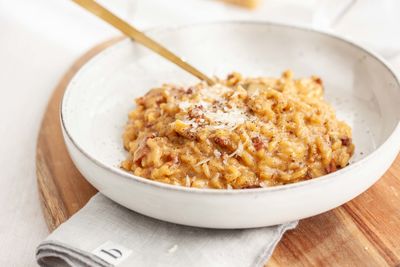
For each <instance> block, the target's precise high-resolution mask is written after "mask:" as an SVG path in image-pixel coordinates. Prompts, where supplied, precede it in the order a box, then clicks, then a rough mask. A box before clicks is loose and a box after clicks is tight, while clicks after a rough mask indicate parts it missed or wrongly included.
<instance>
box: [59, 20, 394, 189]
mask: <svg viewBox="0 0 400 267" xmlns="http://www.w3.org/2000/svg"><path fill="white" fill-rule="evenodd" d="M224 24H233V25H235V24H236V25H243V24H245V25H257V26H272V27H281V28H287V29H294V30H298V31H303V32H312V33H314V34H319V35H322V36H327V37H330V38H333V39H336V40H338V41H341V42H344V43H347V44H348V45H350V46H352V47H354V48H356V49H358V50H361V51H363V52H364V53H366V54H368V55H369V56H370V57H372V58H374V59H376V60H377V61H378V62H380V63H381V64H382V65H383V66H384V67H385V68H386V70H387V71H388V72H389V73H390V74H391V75H392V76H393V77H394V79H395V83H396V85H397V88H398V89H400V79H399V77H398V76H397V75H396V73H395V72H394V71H393V69H392V67H391V66H390V64H389V63H388V62H387V61H386V60H385V59H384V58H383V57H382V56H380V55H378V54H377V53H375V52H373V51H371V50H370V49H368V48H366V47H364V46H363V45H361V44H357V43H356V42H354V41H352V40H351V39H349V38H347V37H342V36H339V35H338V34H335V33H332V32H330V31H328V30H323V29H314V28H311V27H307V26H303V25H300V26H299V25H293V24H290V23H276V22H270V21H252V20H222V21H211V22H198V23H190V24H184V25H178V26H168V27H156V28H152V29H150V30H147V31H145V32H146V33H157V32H167V31H176V30H180V29H185V28H192V27H201V26H205V25H224ZM130 41H133V42H134V40H131V39H128V38H123V39H121V40H119V41H117V42H116V43H115V44H113V45H111V46H109V47H107V48H106V49H104V50H103V51H101V52H100V53H99V54H97V55H95V56H94V57H93V58H91V59H90V60H89V61H88V62H86V63H85V64H84V65H83V66H82V67H81V68H80V69H79V70H78V72H77V73H76V74H75V75H74V76H73V77H72V79H71V80H70V82H69V83H68V85H67V88H66V89H65V91H64V93H63V96H62V99H61V105H60V109H59V116H60V122H61V127H62V130H63V131H64V133H65V135H64V139H65V138H68V139H69V141H70V142H71V143H72V144H73V146H74V147H75V148H76V149H77V150H78V151H79V152H80V153H82V154H83V155H84V156H85V157H86V158H87V159H89V160H90V161H91V162H92V163H94V164H95V165H97V166H98V167H100V168H102V169H105V170H107V171H110V172H112V173H114V174H116V175H118V176H119V177H122V178H125V179H129V180H133V181H136V182H140V183H142V184H145V185H149V186H152V187H155V188H158V189H165V190H173V191H179V192H183V193H200V194H216V195H225V194H228V195H231V194H254V193H261V192H264V193H267V192H270V193H272V192H279V191H286V190H291V189H297V188H302V187H304V186H308V185H313V184H318V183H323V182H329V181H332V180H333V179H334V178H337V176H340V175H342V174H344V173H347V172H350V171H352V170H353V169H355V168H357V167H359V166H360V165H363V164H364V163H365V162H367V161H369V160H371V158H373V157H375V156H377V155H378V154H379V153H380V151H381V150H383V149H384V148H385V147H386V146H388V145H389V143H391V140H392V139H393V138H394V137H395V136H400V119H399V120H398V122H397V125H396V126H395V128H394V130H393V131H392V132H391V133H390V135H389V136H388V137H387V138H386V140H384V141H383V142H382V143H381V144H380V145H379V146H378V147H376V148H375V150H373V151H372V152H371V153H369V154H368V155H367V156H365V157H364V158H362V159H360V160H359V161H357V162H355V163H353V164H350V165H349V166H346V167H345V168H343V169H340V170H338V171H335V172H333V173H330V174H326V175H323V176H320V177H316V178H314V179H309V180H305V181H299V182H296V183H291V184H285V185H277V186H273V187H262V188H251V189H211V188H193V187H184V186H178V185H171V184H166V183H162V182H158V181H153V180H150V179H147V178H144V177H140V176H136V175H134V174H132V173H129V172H127V171H124V170H122V169H120V168H117V167H113V166H110V165H108V164H105V163H103V162H101V161H99V160H98V159H96V158H95V157H93V156H92V155H90V153H88V152H87V151H85V149H84V148H82V147H81V146H80V145H79V144H78V142H76V140H75V139H74V138H73V137H72V135H71V133H70V132H69V131H68V127H67V123H66V122H65V118H64V117H65V114H64V106H65V105H66V104H65V102H66V101H65V99H66V98H67V97H66V96H67V94H68V91H69V90H71V89H70V88H71V87H73V85H74V84H75V80H76V79H78V78H79V76H80V75H81V73H82V72H83V70H84V69H87V68H89V67H90V66H91V65H92V64H93V62H94V60H97V59H99V58H101V57H104V56H105V55H107V54H108V51H110V50H112V49H116V48H117V47H119V46H122V45H123V44H125V43H127V42H130ZM396 149H397V150H399V149H400V144H399V145H397V148H396ZM85 179H86V178H85Z"/></svg>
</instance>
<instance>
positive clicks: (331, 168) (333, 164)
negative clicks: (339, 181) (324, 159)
mask: <svg viewBox="0 0 400 267" xmlns="http://www.w3.org/2000/svg"><path fill="white" fill-rule="evenodd" d="M325 170H326V172H327V173H332V172H335V171H336V170H337V168H336V162H335V161H334V160H332V161H331V162H330V163H329V165H328V166H327V167H326V168H325Z"/></svg>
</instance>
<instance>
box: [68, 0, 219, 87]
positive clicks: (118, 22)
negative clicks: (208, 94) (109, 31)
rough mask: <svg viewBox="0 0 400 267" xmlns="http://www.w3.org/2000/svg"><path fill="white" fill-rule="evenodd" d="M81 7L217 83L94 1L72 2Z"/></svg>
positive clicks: (139, 41) (165, 56)
mask: <svg viewBox="0 0 400 267" xmlns="http://www.w3.org/2000/svg"><path fill="white" fill-rule="evenodd" d="M72 1H74V2H75V3H77V4H78V5H80V6H81V7H83V8H85V9H86V10H88V11H90V12H91V13H93V14H94V15H96V16H97V17H99V18H101V19H102V20H104V21H106V22H108V23H109V24H111V25H113V26H114V27H115V28H117V29H118V30H120V31H121V32H123V33H124V34H125V35H127V36H129V37H131V38H132V39H134V40H135V41H137V42H138V43H141V44H142V45H144V46H145V47H147V48H149V49H150V50H152V51H154V52H156V53H157V54H159V55H160V56H162V57H164V58H166V59H168V60H169V61H171V62H172V63H175V64H176V65H178V66H179V67H181V68H182V69H184V70H186V71H187V72H189V73H191V74H193V75H194V76H196V77H197V78H199V79H200V80H204V81H206V82H207V83H208V84H209V85H213V84H214V83H215V82H214V81H213V80H212V79H210V78H209V77H208V76H207V75H205V74H204V73H202V72H200V71H199V70H198V69H196V68H195V67H193V66H192V65H190V64H188V63H187V62H185V61H184V60H183V59H181V58H180V57H178V56H176V55H175V54H174V53H172V52H171V51H169V50H168V49H166V48H165V47H163V46H162V45H160V44H159V43H157V42H156V41H154V40H153V39H151V38H150V37H148V36H147V35H145V34H144V33H142V32H141V31H139V30H137V29H136V28H134V27H133V26H131V25H129V24H128V23H127V22H126V21H124V20H122V19H120V18H119V17H117V16H116V15H114V14H113V13H111V12H110V11H109V10H107V9H106V8H104V7H103V6H101V5H100V4H98V3H97V2H95V1H93V0H72Z"/></svg>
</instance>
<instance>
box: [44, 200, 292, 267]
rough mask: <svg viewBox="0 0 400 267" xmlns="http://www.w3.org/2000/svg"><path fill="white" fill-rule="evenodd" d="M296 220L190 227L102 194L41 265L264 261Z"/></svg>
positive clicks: (67, 227)
mask: <svg viewBox="0 0 400 267" xmlns="http://www.w3.org/2000/svg"><path fill="white" fill-rule="evenodd" d="M296 225H297V222H291V223H286V224H282V225H277V226H271V227H264V228H254V229H245V230H217V229H204V228H196V227H188V226H182V225H177V224H173V223H167V222H162V221H159V220H156V219H152V218H149V217H146V216H144V215H141V214H138V213H136V212H133V211H130V210H128V209H126V208H124V207H122V206H120V205H118V204H117V203H115V202H113V201H111V200H109V199H108V198H106V197H105V196H103V195H102V194H100V193H99V194H97V195H96V196H94V197H93V198H92V199H91V200H90V201H89V203H88V204H87V205H86V206H85V207H84V208H82V210H80V211H79V212H78V213H77V214H75V215H74V216H72V218H70V219H69V220H68V221H67V222H65V223H63V224H62V225H60V226H59V227H58V228H57V229H56V230H55V231H54V232H53V233H51V234H50V235H49V236H48V237H47V238H46V240H44V241H43V242H42V243H41V244H40V245H39V247H38V248H37V251H36V258H37V262H38V263H39V265H41V266H79V267H80V266H96V267H97V266H98V267H103V266H118V267H123V266H152V267H153V266H185V267H186V266H192V267H194V266H229V267H235V266H240V267H246V266H252V267H253V266H263V265H264V264H265V262H266V261H267V260H268V259H269V257H270V256H271V254H272V252H273V250H274V248H275V246H276V244H277V243H278V241H279V240H280V238H281V237H282V235H283V233H284V232H285V231H286V230H288V229H293V228H294V227H296Z"/></svg>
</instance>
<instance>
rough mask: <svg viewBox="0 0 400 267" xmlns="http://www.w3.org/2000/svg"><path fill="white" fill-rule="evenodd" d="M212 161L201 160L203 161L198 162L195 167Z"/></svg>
mask: <svg viewBox="0 0 400 267" xmlns="http://www.w3.org/2000/svg"><path fill="white" fill-rule="evenodd" d="M210 160H211V158H206V159H203V160H201V161H199V162H197V164H196V165H194V166H200V165H202V164H204V163H207V162H209V161H210Z"/></svg>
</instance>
